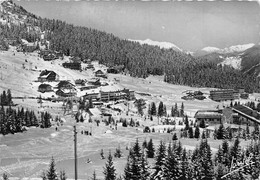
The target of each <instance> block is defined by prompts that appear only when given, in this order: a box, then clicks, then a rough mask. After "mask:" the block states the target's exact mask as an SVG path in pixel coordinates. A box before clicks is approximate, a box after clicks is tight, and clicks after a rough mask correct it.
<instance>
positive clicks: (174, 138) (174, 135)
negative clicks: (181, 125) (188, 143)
mask: <svg viewBox="0 0 260 180" xmlns="http://www.w3.org/2000/svg"><path fill="white" fill-rule="evenodd" d="M172 140H173V141H176V140H178V137H177V134H176V133H174V134H173V136H172Z"/></svg>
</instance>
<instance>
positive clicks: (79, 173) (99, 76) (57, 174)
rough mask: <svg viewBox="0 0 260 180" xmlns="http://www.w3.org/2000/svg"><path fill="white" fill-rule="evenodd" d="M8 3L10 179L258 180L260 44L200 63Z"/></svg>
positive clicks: (4, 32)
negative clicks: (234, 59)
mask: <svg viewBox="0 0 260 180" xmlns="http://www.w3.org/2000/svg"><path fill="white" fill-rule="evenodd" d="M0 2H1V5H0V90H1V92H0V94H1V99H0V105H1V106H0V174H1V178H2V179H3V180H8V179H10V180H12V179H15V180H20V179H23V180H29V179H33V180H36V179H37V180H38V179H43V180H58V179H59V180H66V179H76V180H77V179H87V180H97V179H99V180H101V179H105V180H123V179H124V180H174V179H180V180H222V179H223V180H231V179H235V180H242V179H248V180H249V179H250V180H251V179H260V142H259V138H260V131H259V124H260V94H259V93H260V83H259V80H260V78H259V72H260V71H259V70H260V69H259V61H260V45H253V46H251V47H248V48H247V49H244V50H243V52H235V53H232V54H216V53H215V54H211V55H210V54H207V55H205V54H204V55H197V56H194V55H193V54H190V53H186V52H183V51H178V50H176V49H173V48H168V49H167V48H161V47H160V46H154V45H149V44H146V43H145V44H142V43H139V42H136V41H131V40H126V39H121V38H118V37H116V36H114V35H113V34H110V33H106V32H103V31H99V30H96V29H92V28H88V27H80V26H75V25H72V24H68V23H66V22H64V21H61V20H54V19H46V18H41V17H38V16H36V15H34V14H32V13H30V12H27V11H26V10H25V9H24V8H23V7H21V6H19V5H17V4H15V3H14V2H12V0H4V1H0ZM220 56H222V57H224V56H225V58H223V59H220V58H219V57H220ZM235 56H236V57H239V58H240V60H241V65H240V66H241V67H240V68H239V69H237V68H234V67H233V66H232V65H228V64H227V63H225V62H226V61H227V59H228V58H232V57H235ZM216 59H217V60H216Z"/></svg>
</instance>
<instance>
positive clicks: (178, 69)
mask: <svg viewBox="0 0 260 180" xmlns="http://www.w3.org/2000/svg"><path fill="white" fill-rule="evenodd" d="M10 4H11V5H10ZM6 7H8V9H7V8H6ZM11 7H13V9H15V10H10V8H11ZM10 11H11V13H8V12H10ZM13 13H15V15H14V14H13ZM7 15H8V17H10V16H12V17H16V21H12V19H11V18H9V20H8V22H7V23H3V22H2V24H1V25H0V28H1V31H0V37H2V38H9V37H12V38H17V42H19V41H20V39H21V38H24V39H26V40H27V41H29V42H32V41H35V39H37V38H39V36H40V32H43V31H44V32H45V37H46V39H47V40H48V41H50V48H51V49H53V50H57V51H62V52H63V53H64V54H65V55H68V56H78V57H80V58H81V59H82V60H83V59H87V58H89V59H91V60H99V62H100V63H102V64H105V65H107V66H114V65H124V68H125V72H128V73H129V74H130V75H131V76H134V77H142V78H146V77H148V76H149V75H150V74H151V75H165V81H166V82H169V83H174V84H181V85H189V86H198V87H205V86H207V87H214V88H245V89H246V91H248V92H253V91H257V92H258V91H259V88H258V82H257V79H256V74H252V73H251V74H249V73H241V72H240V71H239V70H235V69H233V68H231V67H222V66H219V65H218V61H214V60H212V58H208V57H207V56H206V57H200V58H198V57H196V58H195V57H192V56H191V55H187V54H185V53H183V52H177V51H175V50H173V49H161V48H160V47H158V46H150V45H147V44H143V45H141V44H139V43H137V42H132V41H128V40H123V39H120V38H118V37H116V36H114V35H113V34H109V33H106V32H102V31H98V30H95V29H91V28H87V27H78V26H74V25H72V24H67V23H66V22H63V21H60V20H50V19H45V18H44V19H43V18H41V17H36V16H35V15H33V14H31V13H28V12H26V11H25V10H24V9H23V8H22V7H20V6H16V5H15V4H14V3H13V2H12V1H10V0H6V1H4V2H3V3H2V11H1V17H5V18H6V16H7ZM17 18H18V19H19V18H20V19H21V21H20V22H21V23H17ZM6 19H7V18H6ZM14 22H16V23H14Z"/></svg>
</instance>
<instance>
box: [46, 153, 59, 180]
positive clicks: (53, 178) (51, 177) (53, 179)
mask: <svg viewBox="0 0 260 180" xmlns="http://www.w3.org/2000/svg"><path fill="white" fill-rule="evenodd" d="M46 177H47V179H48V180H57V179H58V176H57V173H56V169H55V161H54V158H53V157H52V158H51V162H50V165H49V169H48V171H47V174H46Z"/></svg>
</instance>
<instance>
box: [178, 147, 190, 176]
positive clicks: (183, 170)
mask: <svg viewBox="0 0 260 180" xmlns="http://www.w3.org/2000/svg"><path fill="white" fill-rule="evenodd" d="M188 165H189V163H188V158H187V152H186V149H183V151H182V156H181V164H180V170H181V174H180V179H181V180H188V179H189V175H188Z"/></svg>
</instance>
